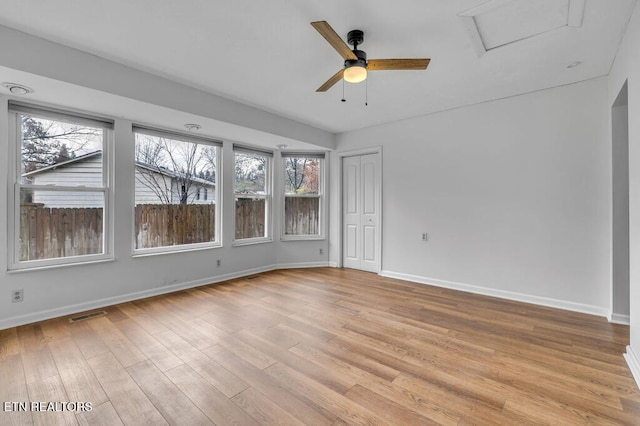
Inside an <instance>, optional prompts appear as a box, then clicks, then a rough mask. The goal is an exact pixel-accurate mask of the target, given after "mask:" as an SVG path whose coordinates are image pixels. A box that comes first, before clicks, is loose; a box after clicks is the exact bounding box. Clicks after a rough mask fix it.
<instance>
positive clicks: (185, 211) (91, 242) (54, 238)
mask: <svg viewBox="0 0 640 426" xmlns="http://www.w3.org/2000/svg"><path fill="white" fill-rule="evenodd" d="M319 205H320V202H319V199H318V198H299V197H286V199H285V234H286V235H315V234H317V233H318V230H319V228H318V226H319V221H318V212H319ZM135 216H136V218H135V219H136V220H135V247H136V248H153V247H168V246H174V245H180V244H193V243H202V242H209V241H214V240H215V237H216V229H215V205H214V204H188V205H181V204H169V205H167V204H140V205H137V206H136V207H135ZM102 217H103V210H102V209H101V208H48V207H42V206H41V205H37V204H33V205H31V204H25V205H22V206H21V208H20V260H21V261H26V260H36V259H51V258H58V257H68V256H81V255H87V254H97V253H102V252H103V235H102V234H103V222H102ZM264 219H265V201H264V200H263V199H254V198H240V199H238V200H237V201H236V232H235V236H236V238H237V239H241V238H256V237H262V236H264V232H265V223H264Z"/></svg>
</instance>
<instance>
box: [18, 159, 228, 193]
mask: <svg viewBox="0 0 640 426" xmlns="http://www.w3.org/2000/svg"><path fill="white" fill-rule="evenodd" d="M98 155H102V151H94V152H90V153H88V154H83V155H80V156H78V157H74V158H72V159H70V160H67V161H63V162H61V163H56V164H52V165H51V166H47V167H43V168H41V169H37V170H34V171H32V172H28V173H23V174H22V176H23V177H31V176H34V175H37V174H39V173H42V172H46V171H50V170H55V169H57V168H60V167H66V166H69V165H72V164H74V163H77V162H80V161H85V160H89V159H91V158H94V157H97V156H98ZM135 165H136V166H137V167H140V168H142V169H146V170H149V171H151V172H154V173H159V174H162V175H165V176H168V177H170V178H173V179H179V178H181V177H182V176H180V174H179V173H176V172H174V171H173V170H169V169H166V168H164V167H156V166H152V165H150V164H147V163H143V162H140V161H136V162H135ZM190 179H191V181H193V182H197V183H199V184H201V185H207V186H215V182H213V181H210V180H207V179H202V178H199V177H197V176H191V177H190Z"/></svg>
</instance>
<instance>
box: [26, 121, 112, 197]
mask: <svg viewBox="0 0 640 426" xmlns="http://www.w3.org/2000/svg"><path fill="white" fill-rule="evenodd" d="M18 117H19V118H20V122H21V156H20V160H21V161H20V174H21V180H20V183H21V184H23V185H31V184H33V185H63V186H81V185H84V186H92V187H102V186H104V179H103V174H102V149H103V140H104V129H102V128H99V127H90V126H87V125H84V124H77V123H72V122H64V121H58V120H49V119H45V118H40V117H36V116H32V115H27V114H19V115H18Z"/></svg>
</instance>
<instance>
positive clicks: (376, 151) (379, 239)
mask: <svg viewBox="0 0 640 426" xmlns="http://www.w3.org/2000/svg"><path fill="white" fill-rule="evenodd" d="M337 154H338V158H339V160H340V161H339V164H340V173H339V176H340V178H339V183H338V185H339V188H340V190H339V196H338V199H337V200H336V201H337V204H338V235H339V244H337V251H338V256H337V259H336V266H337V267H338V268H342V267H343V263H344V262H343V259H344V258H343V250H342V247H343V244H344V235H343V234H344V230H343V229H342V226H343V222H344V221H343V211H342V210H343V205H342V204H343V203H342V199H343V197H344V194H343V183H344V176H342V170H343V159H344V158H345V157H357V156H361V155H369V154H375V155H377V157H378V164H377V166H378V176H379V181H380V184H379V185H378V187H377V194H376V195H377V196H378V197H377V200H376V208H377V209H378V227H377V230H376V241H377V242H378V244H377V246H376V259H377V262H376V273H377V274H378V275H380V273H381V272H382V195H383V194H382V177H383V176H382V146H373V147H369V148H362V149H355V150H352V151H342V152H338V153H337Z"/></svg>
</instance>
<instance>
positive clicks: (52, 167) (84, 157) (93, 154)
mask: <svg viewBox="0 0 640 426" xmlns="http://www.w3.org/2000/svg"><path fill="white" fill-rule="evenodd" d="M98 155H102V151H93V152H90V153H88V154H83V155H80V156H78V157H74V158H72V159H70V160H67V161H63V162H62V163H56V164H52V165H50V166H47V167H43V168H41V169H37V170H34V171H31V172H28V173H23V174H22V176H24V177H29V176H33V175H36V174H38V173H42V172H45V171H48V170H55V169H57V168H58V167H63V166H66V165H68V164H72V163H76V162H78V161H84V160H88V159H90V158H93V157H97V156H98Z"/></svg>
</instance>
